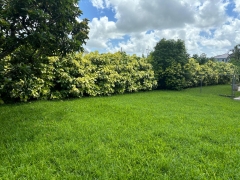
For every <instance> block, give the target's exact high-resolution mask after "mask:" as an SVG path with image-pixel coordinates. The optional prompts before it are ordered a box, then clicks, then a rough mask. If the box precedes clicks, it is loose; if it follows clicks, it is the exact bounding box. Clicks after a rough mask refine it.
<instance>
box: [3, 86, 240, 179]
mask: <svg viewBox="0 0 240 180" xmlns="http://www.w3.org/2000/svg"><path fill="white" fill-rule="evenodd" d="M229 93H230V87H229V86H212V87H204V88H203V89H202V93H200V91H199V88H193V89H187V90H184V91H177V92H176V91H152V92H141V93H134V94H125V95H118V96H112V97H97V98H83V99H76V100H68V101H38V102H32V103H26V104H15V105H2V106H0V179H240V161H239V159H240V138H239V137H240V123H239V122H240V118H239V110H240V101H233V100H232V99H230V98H226V97H222V96H219V94H229Z"/></svg>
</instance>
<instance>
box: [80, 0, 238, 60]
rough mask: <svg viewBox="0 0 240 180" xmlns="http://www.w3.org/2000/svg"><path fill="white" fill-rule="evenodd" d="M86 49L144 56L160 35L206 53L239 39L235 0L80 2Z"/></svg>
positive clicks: (222, 49)
mask: <svg viewBox="0 0 240 180" xmlns="http://www.w3.org/2000/svg"><path fill="white" fill-rule="evenodd" d="M79 7H80V9H81V10H82V11H83V15H82V16H81V17H80V19H83V18H87V19H89V20H90V21H89V27H90V33H89V40H88V41H87V44H86V46H85V49H87V50H88V51H95V50H98V51H99V52H102V53H104V52H116V51H119V50H121V49H122V50H123V51H126V52H127V53H129V54H137V55H142V54H145V55H146V54H147V53H148V50H153V49H154V47H155V45H156V43H157V42H158V41H159V40H160V39H162V38H166V39H178V38H179V39H182V40H184V41H185V45H186V48H187V51H188V53H190V54H191V55H192V54H199V55H200V54H201V53H205V54H207V56H208V57H212V56H215V55H219V54H224V53H227V52H228V51H229V50H230V49H232V48H233V47H234V46H235V45H236V44H239V43H240V0H151V1H147V0H131V1H129V0H81V1H79Z"/></svg>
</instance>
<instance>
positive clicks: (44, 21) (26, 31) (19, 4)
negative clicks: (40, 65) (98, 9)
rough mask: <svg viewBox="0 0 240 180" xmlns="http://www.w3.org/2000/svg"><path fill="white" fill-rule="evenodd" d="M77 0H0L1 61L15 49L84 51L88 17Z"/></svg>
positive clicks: (44, 52) (51, 52) (49, 52)
mask: <svg viewBox="0 0 240 180" xmlns="http://www.w3.org/2000/svg"><path fill="white" fill-rule="evenodd" d="M77 3H78V0H24V1H23V0H1V1H0V60H1V59H3V58H4V57H6V56H8V55H10V54H11V53H13V52H14V51H16V50H17V49H21V48H22V47H23V46H25V47H24V49H26V47H28V49H31V53H32V54H36V53H37V54H38V55H46V56H53V55H66V54H67V53H70V52H75V51H83V48H82V45H83V44H84V43H86V39H87V38H88V29H89V28H88V20H87V19H84V20H82V21H79V20H78V17H79V16H80V15H81V14H82V11H81V10H80V9H79V7H78V5H77Z"/></svg>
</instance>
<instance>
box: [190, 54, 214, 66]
mask: <svg viewBox="0 0 240 180" xmlns="http://www.w3.org/2000/svg"><path fill="white" fill-rule="evenodd" d="M192 58H194V59H195V60H196V61H197V62H198V63H199V64H201V65H202V64H205V63H207V62H208V61H209V60H211V58H207V56H206V54H205V53H202V54H201V55H200V56H198V54H194V55H193V56H192Z"/></svg>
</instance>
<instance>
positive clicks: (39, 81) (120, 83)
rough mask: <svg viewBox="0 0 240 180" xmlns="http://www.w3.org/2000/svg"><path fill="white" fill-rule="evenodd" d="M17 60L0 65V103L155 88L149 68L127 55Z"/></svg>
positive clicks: (15, 57)
mask: <svg viewBox="0 0 240 180" xmlns="http://www.w3.org/2000/svg"><path fill="white" fill-rule="evenodd" d="M25 52H26V51H25ZM19 53H21V51H19ZM19 57H23V56H19V55H18V54H16V56H12V57H11V58H9V57H8V58H5V59H4V60H2V61H1V62H0V78H1V81H0V99H3V100H5V101H6V100H14V101H19V100H20V101H25V102H26V101H28V100H30V99H61V98H70V97H82V96H99V95H111V94H117V93H124V92H136V91H140V90H151V89H153V88H154V87H155V86H156V84H157V83H156V81H155V78H154V72H153V70H152V66H151V64H150V63H148V62H147V60H146V59H144V58H139V57H137V56H136V55H132V56H130V55H127V54H126V53H120V52H117V53H114V54H111V53H107V54H99V53H98V52H93V53H90V54H87V55H85V56H82V54H74V55H68V56H67V57H64V58H60V57H48V58H46V57H45V58H44V57H33V56H30V55H29V56H27V55H25V56H24V57H26V59H20V58H19ZM39 59H40V60H39ZM13 64H14V66H13Z"/></svg>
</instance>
